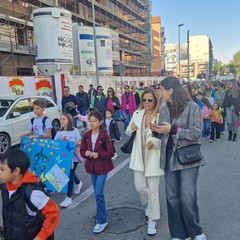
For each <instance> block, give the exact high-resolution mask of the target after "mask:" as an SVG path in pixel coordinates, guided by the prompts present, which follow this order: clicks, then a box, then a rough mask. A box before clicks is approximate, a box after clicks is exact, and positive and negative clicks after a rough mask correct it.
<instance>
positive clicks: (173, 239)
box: [171, 238, 184, 240]
mask: <svg viewBox="0 0 240 240" xmlns="http://www.w3.org/2000/svg"><path fill="white" fill-rule="evenodd" d="M171 240H184V239H181V238H171Z"/></svg>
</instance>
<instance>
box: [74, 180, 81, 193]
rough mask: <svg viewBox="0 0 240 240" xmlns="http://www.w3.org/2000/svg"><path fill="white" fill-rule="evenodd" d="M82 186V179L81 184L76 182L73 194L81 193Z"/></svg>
mask: <svg viewBox="0 0 240 240" xmlns="http://www.w3.org/2000/svg"><path fill="white" fill-rule="evenodd" d="M82 186H83V183H82V181H81V182H80V183H79V184H75V185H74V188H73V194H79V193H80V192H81V188H82Z"/></svg>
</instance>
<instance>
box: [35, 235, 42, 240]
mask: <svg viewBox="0 0 240 240" xmlns="http://www.w3.org/2000/svg"><path fill="white" fill-rule="evenodd" d="M33 240H42V239H41V238H40V237H38V236H36V237H35V238H34V239H33Z"/></svg>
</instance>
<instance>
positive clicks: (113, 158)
mask: <svg viewBox="0 0 240 240" xmlns="http://www.w3.org/2000/svg"><path fill="white" fill-rule="evenodd" d="M117 157H118V154H117V153H116V152H115V153H114V156H113V157H112V160H115V159H116V158H117Z"/></svg>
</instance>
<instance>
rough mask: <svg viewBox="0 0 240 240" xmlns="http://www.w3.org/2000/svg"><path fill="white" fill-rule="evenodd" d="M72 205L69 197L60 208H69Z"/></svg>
mask: <svg viewBox="0 0 240 240" xmlns="http://www.w3.org/2000/svg"><path fill="white" fill-rule="evenodd" d="M70 205H72V199H71V198H70V197H68V196H66V197H65V199H64V200H63V201H62V202H61V203H60V204H59V206H60V207H63V208H67V207H69V206H70Z"/></svg>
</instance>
